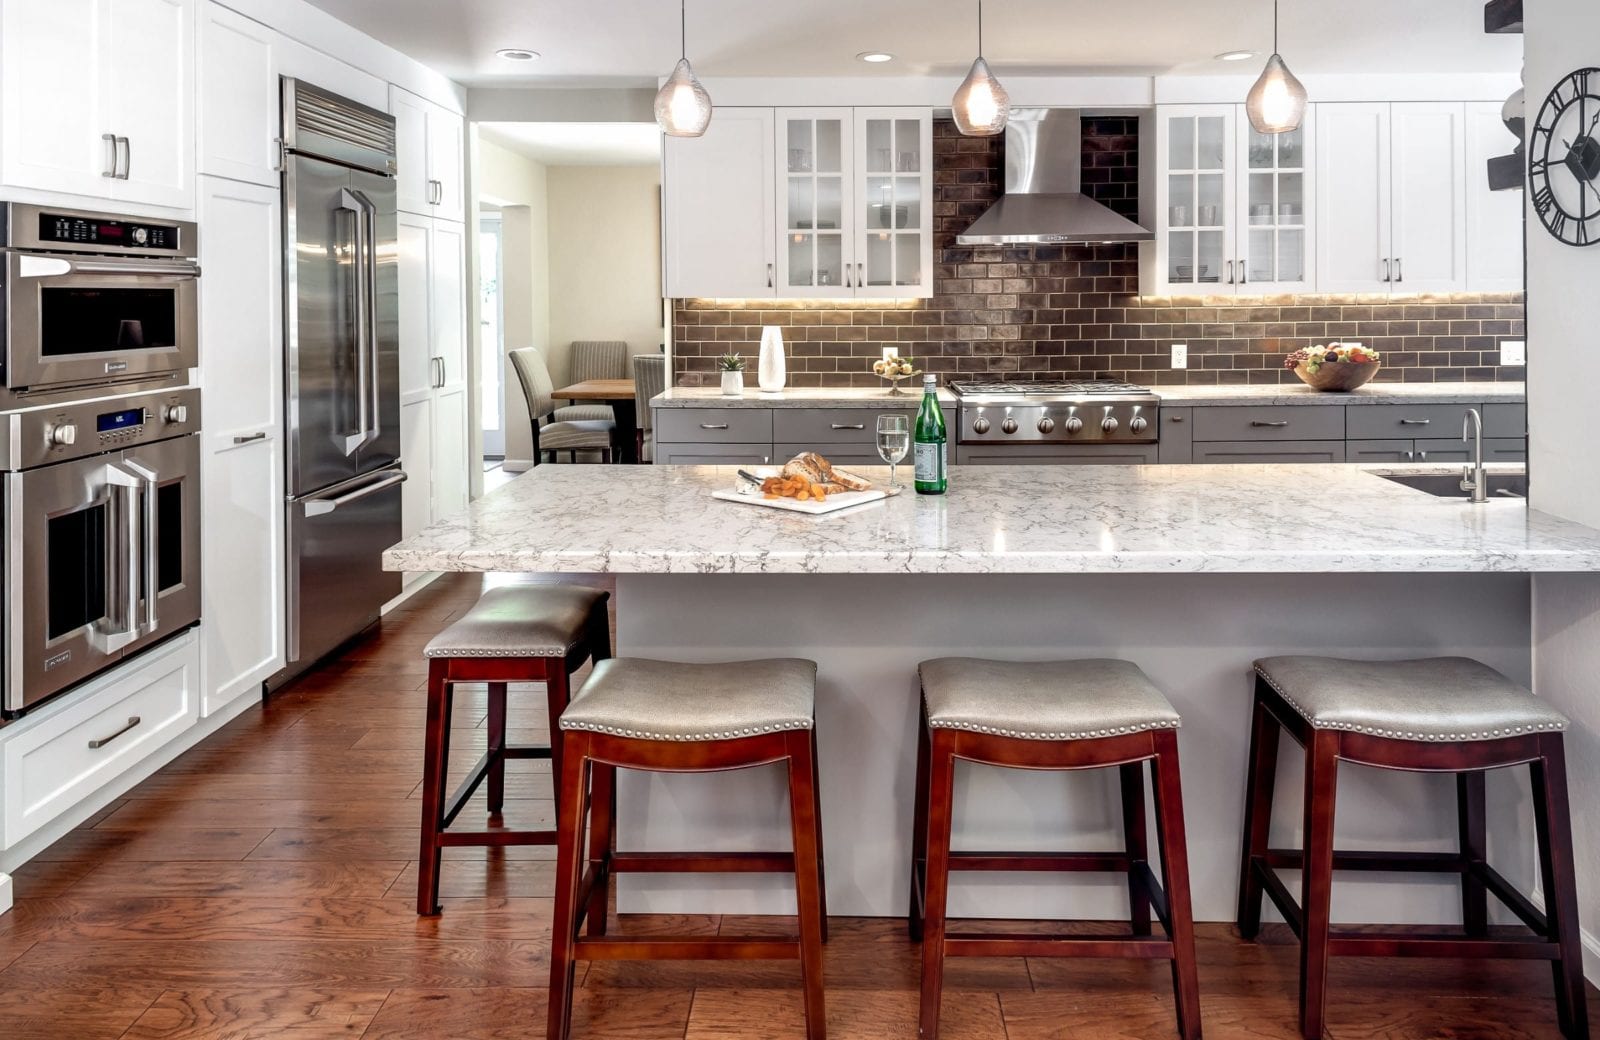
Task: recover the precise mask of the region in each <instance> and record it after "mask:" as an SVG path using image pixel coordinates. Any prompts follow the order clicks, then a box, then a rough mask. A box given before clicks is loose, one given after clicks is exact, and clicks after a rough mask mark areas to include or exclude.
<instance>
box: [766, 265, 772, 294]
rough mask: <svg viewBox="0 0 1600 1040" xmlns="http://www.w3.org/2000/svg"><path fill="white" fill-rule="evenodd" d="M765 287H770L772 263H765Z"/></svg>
mask: <svg viewBox="0 0 1600 1040" xmlns="http://www.w3.org/2000/svg"><path fill="white" fill-rule="evenodd" d="M767 288H768V289H770V288H772V265H771V264H768V265H767Z"/></svg>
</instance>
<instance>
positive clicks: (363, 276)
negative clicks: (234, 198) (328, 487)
mask: <svg viewBox="0 0 1600 1040" xmlns="http://www.w3.org/2000/svg"><path fill="white" fill-rule="evenodd" d="M339 208H340V209H341V210H348V211H350V212H351V213H354V214H355V225H356V231H355V241H354V243H353V248H352V250H351V253H352V257H351V259H352V261H353V265H354V267H355V270H356V277H355V336H354V340H355V344H354V346H355V355H356V432H355V433H354V434H351V435H349V436H346V437H345V438H344V453H345V454H346V455H354V454H355V453H356V452H357V451H358V450H360V449H361V448H362V447H364V446H366V445H368V444H370V443H372V442H373V441H375V440H377V439H378V421H377V412H378V380H377V369H378V330H377V324H376V322H375V320H374V316H373V310H374V308H375V307H376V306H377V278H378V276H377V271H378V261H377V252H378V244H377V232H376V229H375V226H374V225H375V224H376V223H377V221H376V217H377V212H378V209H377V207H376V206H374V205H373V204H372V200H371V199H369V198H367V196H366V195H365V194H363V193H362V192H359V191H356V190H354V189H352V188H344V189H342V190H341V191H340V193H339Z"/></svg>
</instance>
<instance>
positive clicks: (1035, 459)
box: [953, 444, 1157, 466]
mask: <svg viewBox="0 0 1600 1040" xmlns="http://www.w3.org/2000/svg"><path fill="white" fill-rule="evenodd" d="M953 461H954V462H955V463H956V464H957V465H961V466H1032V465H1035V464H1039V463H1055V464H1057V465H1075V466H1148V465H1153V464H1154V463H1155V462H1156V461H1157V449H1156V445H1154V444H1119V445H1117V446H1116V447H1115V448H1109V447H1105V446H1096V445H1073V444H1062V445H1059V446H1056V445H1051V446H1049V447H1030V448H1026V449H1023V450H1021V451H1019V450H1018V449H1017V448H1016V447H1015V446H1013V445H1007V444H996V445H993V446H990V445H969V444H962V445H958V446H957V447H956V455H955V459H954V460H953Z"/></svg>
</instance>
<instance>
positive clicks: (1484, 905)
mask: <svg viewBox="0 0 1600 1040" xmlns="http://www.w3.org/2000/svg"><path fill="white" fill-rule="evenodd" d="M1456 817H1457V823H1458V828H1459V831H1460V835H1461V858H1462V859H1464V860H1466V861H1467V862H1468V865H1469V867H1470V866H1472V865H1475V864H1481V863H1483V862H1484V859H1485V858H1486V856H1487V855H1488V841H1487V837H1486V831H1487V826H1486V824H1485V799H1484V774H1483V773H1482V772H1481V771H1479V772H1471V773H1457V774H1456ZM1461 925H1462V928H1463V929H1464V930H1465V931H1466V933H1467V934H1468V935H1488V934H1489V889H1488V888H1487V887H1486V886H1485V885H1484V883H1483V879H1482V878H1480V877H1479V876H1478V875H1476V874H1474V873H1473V872H1472V871H1471V870H1470V869H1468V870H1463V871H1462V872H1461Z"/></svg>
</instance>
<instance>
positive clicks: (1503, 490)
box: [1381, 471, 1528, 498]
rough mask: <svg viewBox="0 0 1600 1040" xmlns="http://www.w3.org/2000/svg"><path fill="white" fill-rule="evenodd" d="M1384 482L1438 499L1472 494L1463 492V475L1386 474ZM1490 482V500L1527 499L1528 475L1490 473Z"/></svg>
mask: <svg viewBox="0 0 1600 1040" xmlns="http://www.w3.org/2000/svg"><path fill="white" fill-rule="evenodd" d="M1381 476H1382V477H1383V479H1384V480H1392V481H1394V482H1395V483H1396V484H1404V485H1405V486H1406V487H1408V488H1416V489H1417V490H1418V491H1422V492H1425V493H1427V494H1430V495H1433V496H1435V497H1438V498H1470V497H1471V493H1470V492H1466V491H1463V490H1461V474H1460V472H1459V471H1458V472H1455V473H1384V474H1381ZM1487 479H1488V481H1489V497H1490V498H1527V497H1528V475H1527V474H1526V473H1490V474H1488V475H1487Z"/></svg>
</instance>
